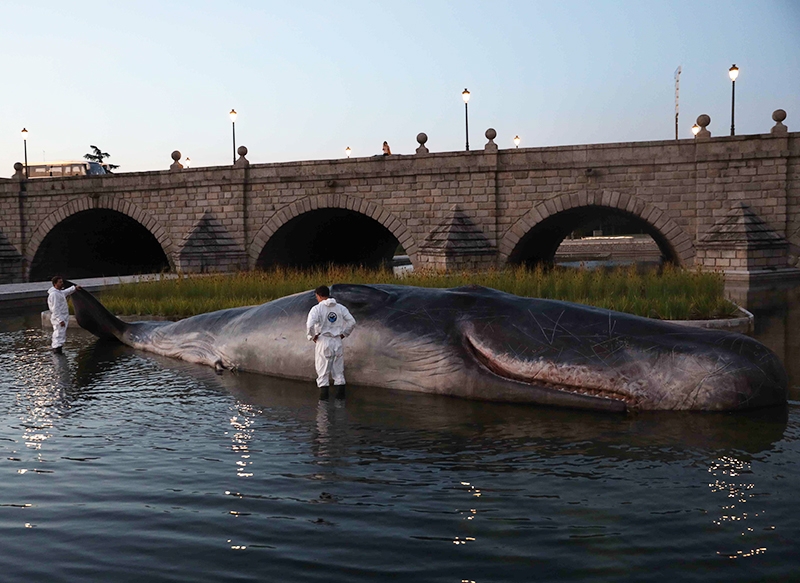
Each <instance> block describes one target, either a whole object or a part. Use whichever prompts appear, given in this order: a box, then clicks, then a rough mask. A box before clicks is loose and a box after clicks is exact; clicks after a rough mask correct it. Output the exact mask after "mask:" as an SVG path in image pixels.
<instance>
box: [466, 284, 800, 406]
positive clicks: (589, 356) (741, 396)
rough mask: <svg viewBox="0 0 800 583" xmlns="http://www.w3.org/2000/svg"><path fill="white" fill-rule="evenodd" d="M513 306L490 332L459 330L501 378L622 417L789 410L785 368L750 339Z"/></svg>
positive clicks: (545, 306)
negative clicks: (614, 408) (614, 407)
mask: <svg viewBox="0 0 800 583" xmlns="http://www.w3.org/2000/svg"><path fill="white" fill-rule="evenodd" d="M511 303H512V304H518V306H517V307H516V308H515V309H512V310H510V311H509V313H508V314H507V317H504V318H502V319H498V320H496V321H495V322H493V323H491V324H488V325H487V324H486V323H481V322H480V321H479V320H472V319H464V320H463V321H462V324H461V327H462V330H463V332H464V342H465V344H466V346H468V348H469V350H470V351H471V352H472V353H473V354H474V356H475V358H476V360H478V361H479V362H480V363H481V364H482V365H483V366H485V367H486V368H487V369H488V370H490V371H492V373H494V374H496V375H498V376H500V377H503V378H507V379H512V380H515V381H518V382H520V383H526V384H530V385H532V386H540V387H545V388H549V389H551V390H553V391H559V392H562V393H567V394H578V395H586V396H591V397H595V398H597V399H601V400H611V401H617V402H622V403H624V404H625V408H626V409H627V410H703V411H714V410H716V411H730V410H738V409H752V408H757V407H766V406H771V405H778V404H784V403H785V402H786V398H787V384H788V383H787V376H786V371H785V369H784V367H783V365H782V363H781V362H780V360H779V359H778V357H777V356H776V355H775V354H774V353H773V352H772V351H770V350H769V349H768V348H767V347H766V346H764V345H763V344H761V343H760V342H758V341H756V340H754V339H752V338H749V337H747V336H744V335H741V334H734V333H730V332H723V331H716V330H706V329H700V328H692V327H686V326H679V325H676V324H672V323H668V322H661V321H655V320H651V319H648V318H640V317H636V316H631V315H628V314H622V313H618V312H611V311H608V310H601V309H595V308H590V307H586V306H581V305H577V304H571V303H567V302H554V301H546V300H535V299H529V300H527V301H526V300H522V301H516V300H511ZM526 304H527V306H526ZM498 311H499V310H498Z"/></svg>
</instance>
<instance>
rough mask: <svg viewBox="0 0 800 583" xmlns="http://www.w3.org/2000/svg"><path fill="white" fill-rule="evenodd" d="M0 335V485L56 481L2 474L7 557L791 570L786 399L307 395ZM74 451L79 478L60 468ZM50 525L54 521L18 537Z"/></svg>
mask: <svg viewBox="0 0 800 583" xmlns="http://www.w3.org/2000/svg"><path fill="white" fill-rule="evenodd" d="M14 334H15V335H16V336H14V337H13V338H10V337H9V335H8V334H6V333H0V359H2V361H0V364H2V365H4V366H6V369H7V370H9V371H10V373H9V375H7V376H6V377H5V378H2V379H0V386H2V387H4V388H5V389H6V390H5V395H6V401H5V402H3V401H0V407H5V408H6V415H7V419H10V420H11V422H10V423H8V424H7V427H6V429H5V435H4V437H5V436H10V437H11V438H13V439H10V440H7V441H8V446H7V448H6V450H10V449H12V448H14V449H20V450H22V453H21V454H18V455H16V457H17V458H18V459H19V460H20V461H19V462H17V463H15V464H11V463H9V462H7V466H6V467H7V468H9V469H7V473H8V474H14V472H15V471H16V469H17V467H23V466H26V467H27V468H36V469H44V470H49V469H51V468H55V469H57V474H56V475H55V476H49V477H47V479H41V478H40V477H38V476H35V475H32V472H31V470H30V469H28V470H27V471H28V475H27V476H24V477H22V478H18V476H16V475H12V476H11V480H9V481H13V480H14V479H17V480H18V481H17V484H16V485H13V484H12V485H10V486H9V489H8V492H9V493H8V494H7V500H5V501H4V502H6V503H8V504H18V505H19V506H20V507H22V506H23V505H26V504H27V505H30V504H33V506H32V507H31V508H30V509H26V510H22V511H17V510H14V511H8V510H6V509H5V508H3V507H2V506H3V505H0V513H2V512H24V513H25V514H26V516H25V517H24V519H23V520H19V519H17V520H18V522H17V523H16V524H14V525H13V526H14V528H16V529H17V531H15V532H14V533H11V534H12V535H15V536H9V537H7V539H6V540H7V544H10V545H16V546H13V549H12V550H9V548H11V547H8V548H7V549H6V551H5V557H11V556H13V555H15V554H21V555H24V556H25V560H26V561H27V560H28V559H29V557H31V556H33V555H34V554H36V555H40V554H41V552H47V553H48V554H50V553H52V554H54V555H58V557H57V559H58V560H59V561H61V563H63V562H64V561H65V557H66V556H70V557H73V556H86V557H88V558H86V559H85V560H86V561H87V564H88V563H89V562H90V561H93V560H96V557H95V556H91V557H89V555H90V554H91V553H87V552H86V551H85V550H82V549H84V548H89V547H91V542H93V541H99V540H102V541H103V542H104V543H105V542H110V544H111V546H112V547H113V549H114V550H113V552H110V553H109V555H108V556H109V557H112V556H113V559H112V558H109V559H108V562H107V563H105V564H103V565H102V567H104V568H107V569H108V570H109V571H110V572H112V573H113V574H114V575H119V573H120V572H124V570H125V569H126V568H127V569H128V571H127V573H128V575H129V576H130V573H133V572H135V568H136V567H131V565H136V566H140V565H141V556H143V554H146V555H147V556H148V557H151V558H152V562H153V564H154V565H158V567H153V569H156V568H160V567H162V566H166V567H165V568H173V569H174V568H175V567H176V565H178V566H179V567H180V568H181V569H186V573H191V575H193V576H194V579H192V580H195V581H199V580H208V581H211V580H222V579H224V577H225V576H226V574H229V572H231V571H230V570H231V569H236V568H237V562H238V561H241V558H242V557H241V556H240V555H238V554H237V553H234V552H233V551H239V552H244V553H248V554H250V555H253V553H256V556H257V553H259V552H261V553H262V557H264V556H265V554H266V553H265V552H264V549H269V558H268V560H267V561H261V562H258V561H252V562H250V563H249V564H250V565H255V564H256V563H259V564H268V565H269V566H268V567H265V568H264V569H266V570H272V571H270V572H269V573H267V572H265V570H264V569H262V570H258V568H255V567H254V568H253V571H252V572H248V573H244V572H242V573H241V575H242V579H243V580H244V579H247V580H259V579H260V580H267V579H269V580H272V579H287V578H288V579H290V578H291V576H290V575H289V574H292V573H294V574H296V575H297V577H296V578H297V579H307V580H312V579H314V578H320V577H321V576H323V575H321V573H323V572H324V577H325V578H326V580H331V581H344V580H347V581H370V580H377V579H380V578H390V577H392V576H394V577H395V578H396V577H397V575H398V573H399V574H400V578H401V579H403V580H425V581H437V582H438V581H452V580H454V579H455V580H464V581H487V580H509V581H510V580H526V579H527V578H529V577H530V568H531V565H536V567H537V572H538V573H541V574H542V577H541V578H542V579H549V580H556V579H562V580H569V579H572V580H578V579H580V580H595V581H614V580H623V579H625V578H626V577H627V578H630V577H631V576H630V573H631V572H633V570H634V569H635V570H636V572H637V573H657V571H658V569H657V567H658V564H659V563H663V561H664V560H665V557H666V556H669V557H670V558H676V557H680V559H679V560H675V561H674V563H675V565H678V564H679V567H677V566H676V569H680V570H681V573H682V575H684V576H686V577H678V578H688V579H691V578H692V577H695V578H700V577H705V576H706V575H707V574H709V573H711V572H712V571H713V572H714V575H715V576H717V577H716V578H725V579H726V580H739V581H745V580H748V579H750V580H752V579H753V578H754V577H751V575H753V573H754V571H753V570H754V569H757V568H758V567H759V566H760V565H763V563H760V562H759V561H760V560H764V559H765V557H766V559H767V560H768V561H770V565H772V566H774V565H779V566H780V569H783V570H778V571H776V570H775V569H774V567H773V568H771V569H770V570H769V571H768V573H769V574H770V575H776V577H777V576H780V575H782V574H785V573H787V572H789V571H788V569H790V568H791V567H792V565H791V564H790V563H791V559H784V558H783V557H785V556H788V554H790V552H791V549H792V544H793V540H795V539H796V536H797V535H798V533H800V523H798V521H797V519H796V518H795V517H794V515H793V514H792V513H790V512H783V511H782V507H785V506H786V505H787V504H789V503H790V502H791V501H792V500H793V497H792V496H793V495H794V494H793V492H794V489H795V486H796V485H797V476H796V475H795V474H796V472H794V473H792V472H790V471H787V469H786V468H787V467H792V464H794V463H796V461H797V459H798V455H800V454H798V443H800V433H798V427H799V426H798V408H797V407H792V408H790V409H787V408H785V407H783V408H776V409H771V410H761V411H754V412H746V413H736V414H707V413H706V414H704V413H677V414H676V413H647V414H638V415H629V416H625V415H607V414H598V413H592V412H579V411H567V410H558V409H545V408H536V407H525V406H515V405H497V404H491V403H475V402H470V401H463V400H459V399H451V398H445V397H437V396H432V395H419V394H413V393H405V392H392V391H385V390H378V389H372V388H369V387H357V386H350V387H349V389H348V394H347V396H346V400H345V399H336V396H335V394H332V395H330V396H329V398H328V399H327V400H322V401H321V400H320V399H319V397H320V395H319V391H318V389H317V388H316V387H315V386H314V383H312V382H297V381H291V380H282V379H272V378H269V377H264V376H260V375H248V374H238V375H235V374H231V373H228V372H226V373H224V374H223V375H222V376H217V375H216V374H215V373H214V371H213V370H212V369H211V368H208V367H203V366H198V365H192V364H189V363H185V362H181V361H176V360H173V359H168V358H163V357H158V356H155V355H149V354H146V353H141V352H137V351H134V350H131V349H129V348H126V347H122V346H119V345H107V344H103V343H95V342H94V341H92V340H90V339H88V338H86V339H81V338H80V337H79V336H78V335H77V334H76V335H75V336H73V337H71V339H72V344H71V345H70V347H69V350H67V351H66V352H67V354H66V355H65V356H62V357H60V358H59V359H58V360H56V359H54V358H53V355H51V354H49V353H47V352H45V351H44V350H41V349H40V347H41V346H43V344H42V342H43V340H42V335H41V334H40V333H37V334H36V335H30V334H28V335H26V333H14ZM37 343H38V344H37ZM32 346H33V347H35V348H31V347H32ZM89 405H90V406H89ZM76 412H79V413H82V414H81V415H76V414H75V413H76ZM21 418H23V421H24V423H23V424H20V423H19V422H18V420H19V419H21ZM28 429H30V431H29V433H30V435H34V434H36V433H37V432H38V433H41V434H42V435H45V436H46V439H44V440H41V441H38V442H37V441H36V440H34V439H31V440H25V439H23V438H22V437H21V436H20V435H21V434H23V433H26V431H27V430H28ZM26 435H27V433H26ZM26 441H27V442H30V443H38V444H39V449H33V448H31V449H29V448H28V447H27V446H26V445H25V443H26ZM17 444H19V445H18V446H17ZM165 446H169V447H165ZM89 451H91V452H92V453H95V454H96V455H98V456H102V457H101V459H102V462H98V463H97V464H92V467H91V468H88V469H91V472H92V474H91V475H92V478H93V479H92V480H87V479H86V478H87V466H86V464H76V463H70V462H65V461H62V460H66V459H77V458H74V457H72V456H74V455H75V454H76V453H79V454H81V455H83V454H85V453H87V452H89ZM37 454H41V458H39V457H37V458H36V460H34V462H30V459H29V458H31V457H33V456H36V455H37ZM45 454H49V456H48V455H45ZM12 456H13V454H12V455H9V457H12ZM68 456H69V457H68ZM48 457H50V458H53V459H52V460H48ZM39 459H41V461H38V460H39ZM52 461H57V462H58V463H57V464H54V463H51V462H52ZM79 466H80V467H79ZM8 478H9V476H5V479H6V480H8ZM95 478H97V479H95ZM23 481H25V483H24V484H23ZM31 482H35V483H36V484H35V485H36V487H35V488H31V489H28V487H29V486H30V484H31ZM87 498H93V499H97V500H98V502H97V503H95V504H91V503H90V504H89V505H88V506H87V504H86V500H87ZM59 512H61V513H62V514H61V515H58V513H59ZM87 516H88V517H90V518H91V520H87ZM43 517H44V518H43ZM45 519H46V520H48V521H50V524H52V525H56V524H61V525H64V526H62V527H57V526H53V528H48V529H42V528H40V529H38V531H28V532H33V533H34V534H35V535H38V536H39V537H40V538H39V539H37V540H36V541H32V540H31V539H25V540H22V542H17V543H14V542H13V541H16V540H21V539H19V532H20V531H23V529H22V526H23V524H24V523H25V522H27V524H29V525H32V526H35V525H36V524H37V522H43V521H44V520H45ZM11 520H13V519H11ZM8 521H9V520H8V519H7V522H8ZM98 525H99V526H98ZM1 527H2V522H0V528H1ZM120 532H122V533H123V534H119V533H120ZM73 533H76V534H73ZM332 535H333V536H332ZM67 539H69V540H75V541H76V542H75V543H73V544H67V543H65V542H64V541H65V540H67ZM87 541H88V543H89V544H87ZM34 543H35V544H34ZM132 545H133V546H132ZM126 549H128V550H126ZM130 549H133V550H130ZM26 553H27V554H26ZM81 553H84V555H81ZM421 554H425V555H426V556H428V557H431V558H430V559H428V560H426V561H418V560H415V557H419V556H420V555H421ZM234 555H235V556H234ZM610 557H611V559H610ZM720 557H726V558H727V557H730V558H731V559H736V558H741V559H743V560H720ZM2 558H3V557H2V554H0V559H2ZM120 558H121V560H120V561H118V559H120ZM748 558H750V559H751V560H749V561H748V560H746V559H748ZM752 558H756V560H752ZM604 561H605V563H604ZM20 562H21V561H20ZM615 562H616V563H615ZM356 563H357V564H358V565H359V568H358V570H353V569H352V565H354V564H356ZM78 564H79V563H78ZM120 565H122V566H120ZM598 565H601V566H600V567H598ZM603 565H605V566H603ZM725 565H735V567H725ZM191 569H195V570H196V571H195V572H191ZM720 569H728V570H726V571H723V572H720V571H719V570H720ZM732 569H733V570H732ZM747 569H750V571H748V570H747ZM152 572H153V571H152V570H151V574H152ZM15 574H16V573H15ZM93 574H95V575H96V574H97V573H96V572H95V573H93ZM143 577H144V575H143ZM189 577H190V576H189V575H187V578H186V579H184V580H190V579H189ZM248 577H249V578H248ZM97 578H98V577H94V579H97ZM100 578H101V577H100ZM156 578H157V577H156ZM705 578H709V577H705ZM710 578H714V577H710ZM50 579H52V577H51V578H50ZM84 579H85V580H92V577H85V578H84ZM123 579H124V577H123ZM13 580H48V578H47V577H38V578H37V577H14V578H13ZM115 580H119V577H117V578H115Z"/></svg>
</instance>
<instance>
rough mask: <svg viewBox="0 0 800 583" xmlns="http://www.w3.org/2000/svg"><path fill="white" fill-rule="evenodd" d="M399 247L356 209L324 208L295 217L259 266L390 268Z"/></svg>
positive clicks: (269, 243) (266, 248) (271, 242)
mask: <svg viewBox="0 0 800 583" xmlns="http://www.w3.org/2000/svg"><path fill="white" fill-rule="evenodd" d="M398 245H399V241H398V240H397V237H395V236H394V235H393V234H392V233H391V232H390V231H389V230H388V229H387V228H386V227H384V226H383V225H381V224H380V223H379V222H377V221H376V220H375V219H372V218H370V217H368V216H366V215H362V214H360V213H357V212H355V211H352V210H348V209H341V208H323V209H316V210H312V211H308V212H306V213H303V214H301V215H298V216H296V217H293V218H292V219H290V220H289V221H287V222H286V223H285V224H283V225H282V226H281V227H280V228H279V229H278V230H277V231H276V232H275V233H274V234H273V235H272V236H271V237H270V238H269V240H268V241H267V243H266V245H264V248H263V249H262V250H261V253H259V256H258V259H257V260H256V267H257V268H260V269H265V268H268V267H270V266H276V265H280V266H286V267H300V268H304V267H316V266H323V265H329V264H333V265H353V266H358V265H361V266H364V267H368V268H378V267H380V266H382V265H388V264H389V263H390V262H391V260H392V257H394V255H395V251H396V250H397V247H398Z"/></svg>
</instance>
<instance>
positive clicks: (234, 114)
mask: <svg viewBox="0 0 800 583" xmlns="http://www.w3.org/2000/svg"><path fill="white" fill-rule="evenodd" d="M228 115H230V116H231V129H232V130H233V163H234V164H236V115H237V113H236V110H235V109H232V110H231V112H230V113H229V114H228Z"/></svg>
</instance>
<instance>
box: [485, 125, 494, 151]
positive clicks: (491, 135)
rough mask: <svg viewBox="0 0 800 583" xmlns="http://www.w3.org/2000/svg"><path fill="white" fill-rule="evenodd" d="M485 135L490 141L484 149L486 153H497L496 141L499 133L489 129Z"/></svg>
mask: <svg viewBox="0 0 800 583" xmlns="http://www.w3.org/2000/svg"><path fill="white" fill-rule="evenodd" d="M483 135H485V136H486V139H487V140H489V141H488V142H486V145H485V146H484V147H483V151H484V152H497V144H495V143H494V139H495V138H496V137H497V132H496V131H494V128H489V129H488V130H486V133H484V134H483Z"/></svg>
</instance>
